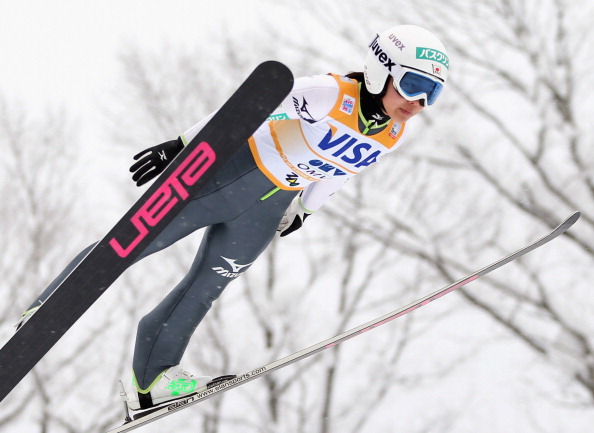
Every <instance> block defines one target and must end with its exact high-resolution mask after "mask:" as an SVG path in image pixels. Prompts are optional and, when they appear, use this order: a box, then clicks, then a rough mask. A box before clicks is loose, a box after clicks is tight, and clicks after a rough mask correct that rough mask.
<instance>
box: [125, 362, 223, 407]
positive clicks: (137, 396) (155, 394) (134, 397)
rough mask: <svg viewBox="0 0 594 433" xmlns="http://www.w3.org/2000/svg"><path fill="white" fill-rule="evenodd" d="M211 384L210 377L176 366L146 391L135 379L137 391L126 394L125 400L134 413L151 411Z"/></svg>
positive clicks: (165, 372) (166, 371) (162, 374)
mask: <svg viewBox="0 0 594 433" xmlns="http://www.w3.org/2000/svg"><path fill="white" fill-rule="evenodd" d="M210 382H212V377H210V376H193V375H192V374H191V373H189V372H187V371H185V370H183V369H181V368H180V367H179V366H175V367H171V368H170V369H168V370H165V371H164V372H163V373H161V375H160V376H159V377H157V378H156V379H155V381H154V382H153V383H152V384H151V385H150V386H149V387H148V388H147V389H144V390H143V389H140V387H139V386H138V384H137V383H136V379H135V380H134V386H135V389H134V390H133V391H132V392H130V393H125V394H126V395H125V397H124V398H125V402H126V404H127V406H128V408H129V409H130V410H132V411H138V410H144V409H150V408H152V407H155V406H160V405H163V404H166V403H171V402H174V401H175V400H179V399H181V398H184V397H186V396H187V395H188V394H192V393H196V392H199V391H202V390H205V389H206V388H207V385H208V384H209V383H210Z"/></svg>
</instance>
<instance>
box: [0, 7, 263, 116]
mask: <svg viewBox="0 0 594 433" xmlns="http://www.w3.org/2000/svg"><path fill="white" fill-rule="evenodd" d="M256 3H257V5H258V7H255V6H253V7H252V6H250V4H256ZM234 4H238V5H241V7H240V8H237V7H233V5H234ZM264 6H268V7H264ZM269 6H270V4H267V2H264V1H260V2H254V1H249V0H248V1H241V2H237V1H235V0H225V1H224V2H212V1H191V0H168V1H167V2H164V1H158V0H102V1H99V2H83V1H80V0H57V1H51V2H48V1H43V0H19V1H9V0H0V59H1V67H0V92H2V93H4V94H5V95H8V96H9V98H11V99H14V98H17V99H18V100H20V101H23V102H25V103H26V105H27V106H30V105H31V104H33V105H37V104H45V103H46V102H49V103H51V104H64V105H66V107H67V108H72V109H76V110H82V112H85V111H86V110H85V107H86V106H87V105H88V104H92V103H93V101H94V99H93V98H96V97H97V96H98V95H100V94H101V92H102V91H106V90H107V89H108V86H109V85H110V84H111V82H112V81H113V79H114V77H116V74H117V62H116V57H117V53H118V46H119V45H121V44H122V43H130V42H131V43H135V44H138V46H140V47H142V48H144V47H147V48H148V47H150V45H151V44H162V43H164V42H171V43H174V44H176V45H180V44H185V43H195V42H196V39H197V38H199V35H200V34H201V33H202V34H203V31H204V28H209V27H212V26H216V25H221V24H220V23H221V21H222V19H224V21H225V23H226V27H227V29H226V30H227V31H229V33H230V34H232V35H233V34H237V35H238V36H240V35H241V31H242V28H245V26H247V25H249V17H250V15H252V16H253V14H255V13H269V12H270V8H269ZM258 8H259V11H258V10H257V9H258Z"/></svg>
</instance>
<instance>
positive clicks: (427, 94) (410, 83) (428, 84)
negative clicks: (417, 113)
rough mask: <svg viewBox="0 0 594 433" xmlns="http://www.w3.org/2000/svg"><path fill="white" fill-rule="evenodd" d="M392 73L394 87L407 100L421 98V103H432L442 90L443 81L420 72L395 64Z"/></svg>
mask: <svg viewBox="0 0 594 433" xmlns="http://www.w3.org/2000/svg"><path fill="white" fill-rule="evenodd" d="M397 66H398V68H397V71H396V74H393V78H394V80H393V84H394V88H395V89H396V91H397V92H398V93H400V95H401V96H402V97H403V98H404V99H406V100H407V101H417V100H419V99H420V100H421V102H422V103H423V105H433V104H434V103H435V101H436V100H437V97H438V96H439V94H440V93H441V91H442V90H443V83H440V82H439V81H436V80H434V79H432V78H429V77H428V76H427V75H424V74H422V73H420V72H417V71H415V70H413V69H409V68H407V67H404V66H400V65H397Z"/></svg>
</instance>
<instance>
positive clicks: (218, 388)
mask: <svg viewBox="0 0 594 433" xmlns="http://www.w3.org/2000/svg"><path fill="white" fill-rule="evenodd" d="M579 217H580V213H579V212H575V213H574V214H572V215H571V216H569V217H568V218H567V219H566V220H565V221H563V222H562V223H561V224H560V225H559V226H558V227H557V228H555V229H554V230H553V231H551V232H550V233H548V234H547V235H545V236H544V237H542V238H540V239H538V240H537V241H534V242H533V243H531V244H529V245H527V246H525V247H523V248H521V249H519V250H518V251H516V252H514V253H512V254H510V255H508V256H506V257H503V258H502V259H499V260H497V261H496V262H494V263H491V264H490V265H488V266H485V267H484V268H482V269H480V270H478V271H476V272H474V273H472V274H470V275H467V276H465V277H463V278H461V279H460V280H458V281H456V282H455V283H452V284H450V285H449V286H446V287H443V288H441V289H439V290H436V291H435V292H433V293H431V294H429V295H427V296H424V297H422V298H420V299H417V300H416V301H414V302H412V303H410V304H408V305H406V306H404V307H402V308H399V309H397V310H394V311H392V312H390V313H388V314H385V315H384V316H381V317H378V318H377V319H375V320H371V321H369V322H367V323H364V324H363V325H360V326H358V327H356V328H353V329H351V330H349V331H346V332H343V333H342V334H339V335H337V336H335V337H332V338H329V339H327V340H324V341H322V342H320V343H318V344H316V345H314V346H311V347H308V348H307V349H303V350H301V351H299V352H295V353H293V354H292V355H289V356H287V357H285V358H282V359H279V360H277V361H274V362H271V363H270V364H267V365H264V366H262V367H259V368H256V369H255V370H251V371H249V372H247V373H244V374H242V375H239V376H236V377H235V378H232V379H230V380H225V381H221V382H220V383H218V384H217V385H215V386H213V387H210V388H208V389H206V390H202V391H201V392H197V393H195V394H190V395H188V396H187V397H186V398H183V399H180V400H177V401H175V402H173V403H171V404H169V405H164V406H160V407H156V408H153V409H149V410H147V411H144V412H140V413H138V414H136V415H135V416H133V417H132V418H130V417H128V416H127V417H126V422H125V423H124V424H123V425H121V426H120V427H116V428H114V429H112V430H109V431H108V432H107V433H124V432H128V431H131V430H134V429H136V428H138V427H141V426H143V425H145V424H148V423H150V422H153V421H156V420H158V419H160V418H163V417H165V416H167V415H170V414H173V413H175V412H177V411H179V410H181V409H185V408H186V407H189V406H191V405H194V404H196V403H200V402H202V401H204V400H206V399H209V398H211V397H214V396H216V395H219V394H221V393H223V392H226V391H228V390H230V389H232V388H235V387H237V386H240V385H243V384H245V383H247V382H249V381H251V380H254V379H257V378H259V377H261V376H263V375H265V374H268V373H270V372H272V371H274V370H278V369H280V368H284V367H286V366H288V365H290V364H293V363H295V362H297V361H299V360H302V359H304V358H307V357H309V356H312V355H314V354H316V353H318V352H321V351H323V350H325V349H328V348H331V347H334V346H336V345H337V344H340V343H342V342H343V341H345V340H348V339H350V338H353V337H356V336H358V335H360V334H362V333H364V332H367V331H369V330H371V329H373V328H376V327H378V326H380V325H383V324H385V323H388V322H390V321H392V320H394V319H397V318H398V317H402V316H404V315H405V314H408V313H410V312H412V311H414V310H416V309H418V308H420V307H422V306H424V305H427V304H429V303H430V302H432V301H435V300H436V299H439V298H441V297H442V296H445V295H447V294H448V293H451V292H453V291H454V290H456V289H459V288H460V287H462V286H465V285H466V284H468V283H470V282H472V281H474V280H476V279H477V278H479V277H481V276H483V275H486V274H488V273H490V272H492V271H494V270H496V269H498V268H500V267H502V266H503V265H505V264H507V263H509V262H511V261H513V260H516V259H518V258H519V257H522V256H523V255H525V254H527V253H529V252H530V251H533V250H535V249H536V248H538V247H540V246H542V245H544V244H546V243H547V242H550V241H552V240H553V239H555V238H556V237H557V236H559V235H561V234H562V233H565V232H566V231H567V230H568V229H569V228H570V227H571V226H572V225H573V224H574V223H575V222H576V221H577V220H578V219H579Z"/></svg>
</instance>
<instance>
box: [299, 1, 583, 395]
mask: <svg viewBox="0 0 594 433" xmlns="http://www.w3.org/2000/svg"><path fill="white" fill-rule="evenodd" d="M455 3H456V4H455V7H452V4H451V3H447V4H446V3H442V2H436V1H431V0H426V1H421V2H415V3H414V4H413V3H409V4H397V5H396V4H393V5H392V4H387V3H385V2H370V3H368V10H370V11H378V12H379V11H381V15H380V14H378V15H375V16H374V17H373V19H369V20H367V22H373V23H374V24H375V25H378V26H379V27H378V28H386V27H388V26H391V25H394V24H398V23H419V24H421V25H424V26H425V27H427V28H430V29H433V30H434V31H435V32H437V33H438V34H439V35H440V36H441V37H442V39H443V40H444V41H445V43H446V46H447V47H448V49H449V51H450V54H451V59H452V62H451V64H452V71H451V72H452V73H451V79H450V81H449V82H448V87H449V88H450V89H453V91H451V90H450V92H449V94H448V93H447V92H446V94H445V95H444V97H443V98H442V99H443V100H442V101H440V104H438V105H437V106H436V108H435V109H433V108H432V109H431V110H427V112H426V113H424V116H423V122H421V127H420V128H419V127H414V126H413V127H412V128H411V130H412V131H413V132H414V133H415V134H416V135H417V137H418V138H416V139H415V140H414V143H409V146H408V147H406V148H405V149H403V152H401V154H400V155H399V157H400V158H401V160H400V161H398V162H397V158H396V157H394V158H393V159H392V161H393V163H394V164H395V170H399V169H400V167H401V166H405V167H408V168H405V169H404V170H405V171H404V173H406V174H403V175H401V178H404V177H405V176H406V177H408V176H411V175H412V173H413V172H415V171H417V172H421V173H423V174H424V176H425V177H424V178H421V177H420V176H414V175H413V176H414V177H413V178H414V179H415V180H416V181H417V182H419V183H418V187H415V186H412V188H411V190H410V191H403V195H398V196H397V197H398V199H399V200H400V201H405V202H408V201H410V197H411V196H413V194H416V195H415V198H416V199H421V200H424V201H426V206H425V207H416V208H414V209H413V208H404V209H402V208H400V209H396V210H395V209H392V207H390V206H385V207H386V208H385V209H381V208H380V209H376V210H377V214H376V215H375V216H374V217H372V218H368V219H366V218H363V215H368V214H362V213H361V211H360V209H358V208H357V207H350V208H349V211H348V212H344V211H342V210H341V209H340V207H339V208H337V209H336V210H335V211H334V212H333V213H332V216H333V217H338V218H341V219H342V220H343V221H344V223H345V224H351V225H353V226H355V225H356V226H358V227H360V230H361V231H363V232H365V233H367V234H368V235H369V236H370V237H371V238H373V239H375V240H376V241H377V242H379V243H389V244H391V245H392V248H393V249H395V250H398V251H400V252H401V253H402V254H406V255H408V256H410V257H411V258H416V259H417V260H419V261H420V262H424V263H426V264H428V265H429V266H430V267H431V268H432V269H433V270H434V272H436V277H439V276H441V279H442V280H448V281H451V280H454V279H456V278H457V277H459V276H460V275H464V274H466V273H468V272H469V271H471V270H472V269H473V268H476V267H477V266H479V265H481V264H484V263H488V262H489V261H490V260H491V259H492V258H493V257H497V256H500V255H501V254H503V253H504V252H509V251H510V250H513V249H515V248H516V247H518V246H520V245H522V243H523V242H526V241H528V240H531V239H534V238H535V237H536V236H539V235H540V234H541V233H543V232H544V231H545V230H547V229H548V228H551V227H554V226H555V225H556V224H557V223H558V222H560V221H561V220H562V219H563V218H564V217H565V216H567V215H568V214H569V213H570V212H572V211H574V210H581V211H582V220H581V221H580V222H579V223H578V224H577V225H576V227H575V228H574V229H572V230H571V231H570V232H569V233H568V234H567V235H566V236H565V237H564V238H563V239H561V240H559V241H557V242H556V243H555V245H554V246H551V247H547V249H543V250H542V251H539V252H537V253H535V254H534V255H532V256H529V257H527V258H525V259H524V260H522V261H520V262H518V263H516V264H514V265H513V266H510V267H509V269H507V271H506V272H501V273H498V274H496V275H493V277H491V278H489V279H488V280H487V281H485V282H482V283H479V285H482V286H484V287H488V290H477V289H472V288H469V289H467V290H464V291H462V294H463V296H464V298H465V299H466V300H467V301H469V302H470V304H471V305H473V306H474V307H476V308H478V309H479V310H480V311H483V312H484V313H486V314H487V315H488V316H489V317H490V318H491V319H493V320H494V321H496V322H497V323H498V324H500V325H502V327H503V329H506V330H507V332H508V335H509V336H510V337H513V338H516V339H517V340H518V341H520V342H522V343H523V345H524V347H525V348H526V349H528V350H529V351H532V352H533V353H536V354H538V355H539V357H540V359H541V360H542V361H543V362H544V363H545V364H546V365H547V366H548V367H550V368H553V369H555V370H556V372H557V374H559V376H564V377H566V379H567V382H563V383H564V386H561V385H560V384H558V385H557V386H558V387H557V389H556V392H557V393H558V397H557V398H558V399H560V400H564V401H565V402H573V404H574V405H577V406H581V405H583V404H586V405H589V406H591V405H592V403H593V397H594V393H593V392H592V391H593V386H592V385H593V383H594V376H593V372H594V368H593V366H594V357H593V355H592V354H593V352H592V350H593V347H592V339H591V335H592V329H593V326H594V323H593V322H592V320H591V319H590V317H591V314H590V313H589V312H590V311H591V309H592V307H593V305H592V298H591V296H590V295H589V291H590V290H591V287H590V286H591V284H590V283H589V281H590V280H591V278H592V275H591V272H592V271H591V269H592V260H593V258H594V257H593V253H592V251H594V245H592V242H591V239H593V237H592V233H593V230H594V225H593V219H592V214H593V211H594V206H593V205H594V202H593V200H592V198H593V196H594V194H593V191H594V190H593V188H592V185H593V182H592V173H593V172H594V171H593V166H594V160H593V158H592V155H593V153H592V152H591V150H590V144H589V143H590V141H591V140H592V137H591V135H592V134H591V132H590V129H591V128H589V127H588V125H589V117H590V114H591V104H588V101H590V100H592V86H591V84H590V83H589V82H588V81H587V80H583V79H582V78H581V77H583V76H584V75H585V74H587V72H586V71H588V70H590V69H591V66H592V65H591V63H592V59H591V58H589V57H585V56H583V55H582V53H583V52H585V51H586V47H588V46H590V45H591V44H592V39H593V34H592V31H591V26H590V25H589V19H590V17H591V10H592V8H591V5H589V4H587V2H568V1H562V0H551V1H545V2H540V1H539V2H537V1H530V0H518V1H513V0H511V1H510V0H493V1H486V2H471V1H457V2H455ZM308 5H309V6H310V7H311V8H312V9H314V10H315V8H317V7H322V6H321V5H315V4H313V2H312V3H309V4H308ZM325 6H327V5H325ZM356 8H357V6H356V5H351V8H350V12H346V13H352V14H354V13H355V10H356ZM341 12H342V13H345V9H344V8H342V5H341ZM314 16H318V17H321V18H325V19H327V18H328V17H331V16H333V15H332V14H331V13H326V14H324V15H323V17H322V16H321V15H320V14H315V15H314ZM394 19H396V20H397V22H394V21H393V20H394ZM343 22H344V20H337V21H336V23H335V25H336V26H337V27H338V28H337V29H336V32H337V33H341V34H343V35H345V36H346V37H347V38H349V39H350V40H352V42H353V44H355V43H357V44H358V42H359V40H358V37H359V36H358V34H357V33H354V34H353V33H348V32H346V30H345V29H346V26H342V27H341V24H342V23H343ZM382 26H383V27H382ZM376 31H377V28H376V29H374V30H373V32H376ZM357 46H358V45H357ZM411 123H412V122H411ZM401 173H402V172H401ZM411 183H412V182H409V185H410V184H411ZM379 185H381V184H378V185H376V188H378V187H379ZM382 191H387V190H386V189H383V190H382ZM386 193H387V192H386ZM386 193H384V194H386ZM345 198H347V199H350V197H348V196H345ZM340 206H345V204H341V205H340ZM411 210H412V212H411ZM361 221H366V222H367V224H361ZM411 221H414V223H412V222H411ZM395 230H398V234H397V235H394V232H395ZM568 384H570V385H568ZM543 386H544V385H543Z"/></svg>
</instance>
